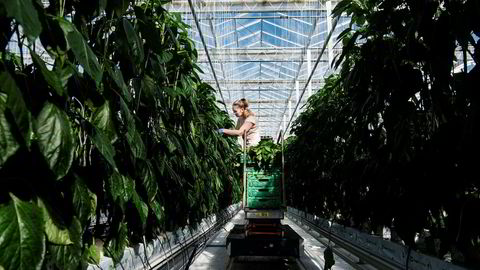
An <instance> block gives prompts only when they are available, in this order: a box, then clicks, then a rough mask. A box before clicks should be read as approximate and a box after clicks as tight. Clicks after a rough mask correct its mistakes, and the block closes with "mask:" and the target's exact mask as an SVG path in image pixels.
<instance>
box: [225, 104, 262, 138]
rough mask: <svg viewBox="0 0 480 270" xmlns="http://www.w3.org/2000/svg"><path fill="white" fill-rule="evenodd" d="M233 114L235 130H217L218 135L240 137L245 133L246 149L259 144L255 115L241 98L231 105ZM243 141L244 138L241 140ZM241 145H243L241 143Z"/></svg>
mask: <svg viewBox="0 0 480 270" xmlns="http://www.w3.org/2000/svg"><path fill="white" fill-rule="evenodd" d="M232 109H233V113H234V114H235V116H236V117H238V119H237V126H236V127H235V129H224V128H221V129H219V130H218V132H219V133H220V134H225V135H229V136H242V138H243V134H244V132H245V131H246V132H247V147H250V146H255V145H257V144H258V143H259V142H260V133H259V132H258V127H257V119H256V118H255V114H254V113H253V112H252V111H251V110H250V109H249V108H248V102H247V100H246V99H244V98H242V99H239V100H237V101H235V102H234V103H233V105H232ZM243 139H244V138H243ZM242 145H243V143H242Z"/></svg>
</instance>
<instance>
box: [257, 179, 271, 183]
mask: <svg viewBox="0 0 480 270" xmlns="http://www.w3.org/2000/svg"><path fill="white" fill-rule="evenodd" d="M268 180H270V179H268V178H260V179H258V181H260V182H268Z"/></svg>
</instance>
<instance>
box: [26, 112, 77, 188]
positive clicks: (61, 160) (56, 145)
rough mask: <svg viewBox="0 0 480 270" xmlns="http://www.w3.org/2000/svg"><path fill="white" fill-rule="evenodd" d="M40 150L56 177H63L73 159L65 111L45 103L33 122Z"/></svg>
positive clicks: (69, 129) (70, 130)
mask: <svg viewBox="0 0 480 270" xmlns="http://www.w3.org/2000/svg"><path fill="white" fill-rule="evenodd" d="M35 133H36V135H37V138H38V139H37V141H38V146H39V148H40V152H41V153H42V154H43V156H44V157H45V160H46V161H47V163H48V165H49V167H50V169H51V170H52V171H53V172H54V173H55V175H56V176H57V179H60V178H62V177H64V176H65V175H66V174H67V172H68V170H69V169H70V166H71V165H72V161H73V153H74V147H73V137H72V128H71V126H70V122H69V121H68V119H67V115H66V114H65V112H63V111H62V110H60V109H59V108H58V107H57V106H55V105H54V104H52V103H47V104H46V105H45V106H44V107H43V109H42V111H41V112H40V114H39V116H38V118H37V120H36V122H35Z"/></svg>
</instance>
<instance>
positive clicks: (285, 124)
mask: <svg viewBox="0 0 480 270" xmlns="http://www.w3.org/2000/svg"><path fill="white" fill-rule="evenodd" d="M282 122H283V132H282V133H285V127H286V126H287V116H286V115H285V114H284V115H283V121H282Z"/></svg>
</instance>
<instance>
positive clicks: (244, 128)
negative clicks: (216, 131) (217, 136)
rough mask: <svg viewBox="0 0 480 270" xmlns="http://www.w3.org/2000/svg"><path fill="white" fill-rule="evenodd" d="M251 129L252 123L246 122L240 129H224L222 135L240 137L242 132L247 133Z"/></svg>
mask: <svg viewBox="0 0 480 270" xmlns="http://www.w3.org/2000/svg"><path fill="white" fill-rule="evenodd" d="M252 127H253V123H252V122H246V121H245V123H243V125H242V126H241V127H240V129H238V130H237V129H224V130H223V133H225V134H227V135H230V136H241V135H242V134H243V132H245V131H247V132H248V131H249V130H250V129H251V128H252Z"/></svg>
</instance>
